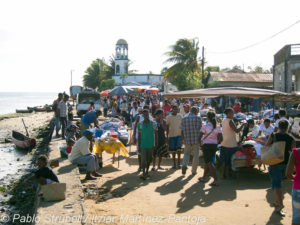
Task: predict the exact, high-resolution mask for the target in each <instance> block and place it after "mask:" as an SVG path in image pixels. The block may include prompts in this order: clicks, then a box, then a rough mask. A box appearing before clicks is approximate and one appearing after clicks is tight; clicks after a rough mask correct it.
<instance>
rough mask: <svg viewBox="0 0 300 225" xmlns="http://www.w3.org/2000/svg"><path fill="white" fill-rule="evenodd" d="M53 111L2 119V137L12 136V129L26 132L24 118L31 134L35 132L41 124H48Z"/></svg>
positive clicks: (0, 136)
mask: <svg viewBox="0 0 300 225" xmlns="http://www.w3.org/2000/svg"><path fill="white" fill-rule="evenodd" d="M52 117H53V112H37V113H32V114H30V115H28V116H25V117H18V118H11V119H5V120H1V121H0V138H1V139H3V138H9V137H11V131H12V130H16V131H19V132H21V133H23V134H26V131H25V128H24V125H23V123H22V119H24V122H25V124H26V126H27V129H28V132H29V134H30V136H32V135H33V134H34V133H35V132H34V130H35V129H36V128H38V127H40V126H43V125H45V124H48V122H49V121H50V120H51V119H52Z"/></svg>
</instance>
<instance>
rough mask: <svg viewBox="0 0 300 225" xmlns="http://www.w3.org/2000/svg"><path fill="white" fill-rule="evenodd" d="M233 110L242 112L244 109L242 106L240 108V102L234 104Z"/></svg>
mask: <svg viewBox="0 0 300 225" xmlns="http://www.w3.org/2000/svg"><path fill="white" fill-rule="evenodd" d="M233 110H234V112H235V113H240V112H242V110H241V108H240V106H239V105H238V104H235V105H234V106H233Z"/></svg>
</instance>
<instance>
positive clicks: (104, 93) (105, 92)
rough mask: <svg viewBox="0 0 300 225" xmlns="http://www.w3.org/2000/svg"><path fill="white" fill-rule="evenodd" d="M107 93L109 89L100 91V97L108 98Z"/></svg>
mask: <svg viewBox="0 0 300 225" xmlns="http://www.w3.org/2000/svg"><path fill="white" fill-rule="evenodd" d="M108 92H110V89H108V90H105V91H101V93H100V95H102V96H108Z"/></svg>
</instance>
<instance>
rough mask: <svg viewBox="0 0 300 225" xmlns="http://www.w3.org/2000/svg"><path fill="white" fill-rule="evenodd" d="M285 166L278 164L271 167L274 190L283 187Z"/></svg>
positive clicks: (270, 173)
mask: <svg viewBox="0 0 300 225" xmlns="http://www.w3.org/2000/svg"><path fill="white" fill-rule="evenodd" d="M285 168H286V165H285V164H276V165H272V166H269V175H270V178H271V182H272V189H274V188H281V187H282V179H283V177H284V175H285Z"/></svg>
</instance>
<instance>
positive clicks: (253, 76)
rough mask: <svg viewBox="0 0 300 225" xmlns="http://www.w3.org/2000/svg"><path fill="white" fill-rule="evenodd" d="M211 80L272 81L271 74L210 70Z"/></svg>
mask: <svg viewBox="0 0 300 225" xmlns="http://www.w3.org/2000/svg"><path fill="white" fill-rule="evenodd" d="M210 74H211V76H212V79H213V80H217V81H223V82H261V83H272V82H273V74H271V73H270V74H260V73H223V72H211V73H210Z"/></svg>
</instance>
